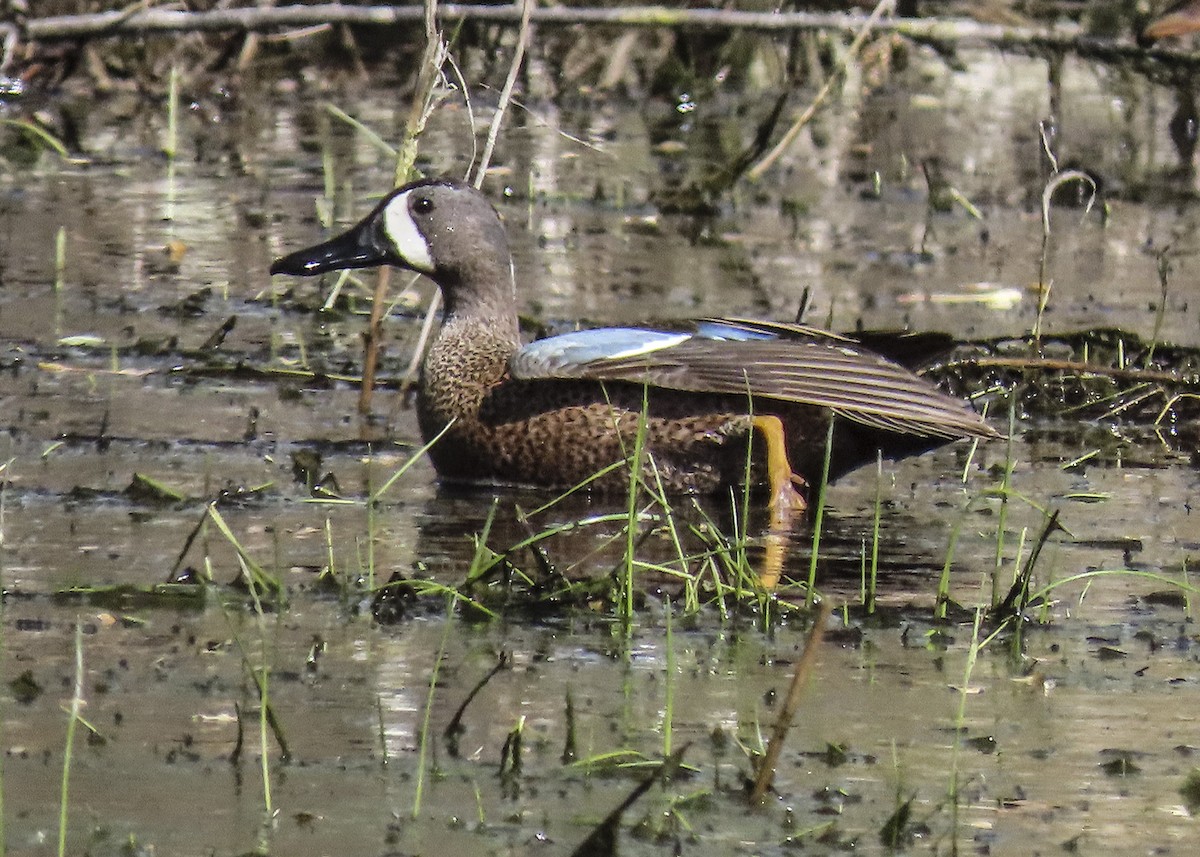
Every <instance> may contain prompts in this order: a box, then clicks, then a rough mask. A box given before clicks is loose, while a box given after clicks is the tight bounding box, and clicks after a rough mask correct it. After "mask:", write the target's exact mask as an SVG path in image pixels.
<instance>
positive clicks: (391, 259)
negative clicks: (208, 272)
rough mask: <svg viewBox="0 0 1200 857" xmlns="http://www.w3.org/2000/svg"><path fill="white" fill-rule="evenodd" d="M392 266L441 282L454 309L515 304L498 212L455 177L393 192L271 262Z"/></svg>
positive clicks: (279, 267) (307, 267) (289, 269)
mask: <svg viewBox="0 0 1200 857" xmlns="http://www.w3.org/2000/svg"><path fill="white" fill-rule="evenodd" d="M379 265H393V266H395V267H397V268H407V269H408V270H411V271H416V272H418V273H421V274H425V275H427V276H428V277H430V278H431V279H432V280H433V281H434V282H436V283H437V284H438V285H439V286H440V287H441V288H442V291H443V293H444V295H445V298H446V306H447V310H448V311H449V312H454V311H456V310H457V309H467V308H469V307H473V306H474V305H475V304H478V303H480V302H482V303H484V304H487V305H489V309H490V310H492V311H495V310H496V309H498V307H496V306H495V305H494V304H495V302H496V301H500V302H501V305H502V306H503V305H505V304H507V305H508V306H509V307H512V306H513V305H514V294H513V289H514V285H513V270H512V257H511V255H510V254H509V250H508V239H507V237H506V236H505V234H504V227H503V226H502V225H501V223H500V217H499V215H497V214H496V210H495V209H494V208H492V205H491V203H489V202H488V201H487V198H486V197H485V196H484V195H483V194H481V193H480V192H479V191H477V190H475V189H474V188H472V187H470V186H468V185H465V184H462V183H461V182H456V181H452V180H449V179H431V180H425V181H419V182H414V183H412V184H409V185H405V186H404V187H402V188H398V189H397V190H394V191H392V193H390V194H388V195H387V196H386V197H384V199H383V201H381V202H380V203H379V205H377V206H375V210H374V211H372V212H371V213H370V214H368V215H367V216H366V217H364V218H363V219H362V220H361V221H360V222H359V223H358V224H357V225H355V226H353V227H351V228H350V229H349V230H347V231H346V232H344V233H342V234H341V235H339V236H337V237H336V238H331V239H329V240H328V241H325V242H323V243H321V244H317V245H315V246H313V247H309V248H308V249H306V250H298V251H296V252H295V253H290V254H289V255H287V256H284V257H282V258H280V259H276V260H275V262H274V263H273V264H272V265H271V273H272V274H292V275H294V276H300V277H311V276H315V275H317V274H323V273H325V272H326V271H336V270H341V269H344V268H374V267H377V266H379Z"/></svg>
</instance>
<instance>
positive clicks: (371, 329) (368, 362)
mask: <svg viewBox="0 0 1200 857" xmlns="http://www.w3.org/2000/svg"><path fill="white" fill-rule="evenodd" d="M414 8H416V7H414ZM420 11H421V13H422V16H423V20H424V22H425V51H424V53H423V54H422V55H421V69H420V71H419V72H418V75H417V87H416V90H415V91H414V92H413V101H412V105H411V106H410V107H409V111H408V117H407V118H406V119H405V122H404V140H403V142H402V143H401V144H400V151H399V153H398V154H397V156H396V172H395V176H394V179H393V182H394V184H395V185H396V187H399V186H400V185H402V184H404V183H405V182H407V181H408V180H409V176H410V174H411V173H412V168H413V164H414V163H416V160H417V138H418V137H420V135H421V132H422V131H423V130H424V129H425V122H426V121H427V120H428V119H429V114H430V113H431V112H432V111H433V91H434V85H435V84H436V83H437V79H438V75H439V74H440V73H441V70H442V63H443V62H445V59H446V45H445V43H444V42H443V41H442V34H441V33H440V32H438V29H437V14H438V4H437V0H425V3H424V4H423V5H422V7H421V8H420ZM390 272H391V269H390V268H388V267H387V266H386V265H385V266H383V267H381V268H380V269H379V273H378V276H377V278H376V280H375V296H374V298H373V300H372V301H371V320H370V322H369V323H368V325H367V331H366V333H365V334H364V339H365V342H364V345H363V382H362V387H361V388H360V389H359V391H358V412H359V413H360V414H365V413H369V412H370V410H371V399H372V397H373V395H374V392H375V369H376V366H377V365H378V355H379V343H380V341H381V339H382V338H383V310H384V307H385V306H386V304H387V291H388V280H389V278H390ZM435 300H436V298H435ZM435 307H436V303H434V304H433V305H431V306H430V313H433V312H434V311H435Z"/></svg>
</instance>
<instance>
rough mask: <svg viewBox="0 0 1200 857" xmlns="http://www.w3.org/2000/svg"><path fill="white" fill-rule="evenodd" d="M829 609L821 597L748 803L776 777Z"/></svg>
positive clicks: (755, 803)
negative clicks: (784, 745) (776, 767)
mask: <svg viewBox="0 0 1200 857" xmlns="http://www.w3.org/2000/svg"><path fill="white" fill-rule="evenodd" d="M832 612H833V608H832V607H831V606H830V604H829V599H824V600H823V601H821V606H820V607H819V608H818V610H817V618H816V619H815V620H814V622H813V627H812V630H811V631H809V632H808V640H807V642H805V644H804V654H803V655H801V656H800V661H799V663H797V664H796V672H795V673H794V674H793V675H792V686H791V687H789V688H788V692H787V698H786V699H784V701H783V709H782V710H781V711H780V712H779V719H778V720H776V721H775V729H774V730H773V731H772V733H771V740H770V741H769V742H768V743H767V752H766V755H764V756H763V758H762V762H761V763H760V764H759V766H758V776H757V777H756V778H755V780H754V791H753V792H751V793H750V805H751V806H758V805H759V804H761V803H762V799H763V795H765V794H766V793H767V789H769V788H770V787H771V782H772V781H773V780H774V779H775V766H776V765H777V764H778V763H779V755H780V754H781V753H782V752H783V742H784V741H785V740H786V739H787V734H788V730H790V729H791V728H792V719H793V718H794V717H795V716H796V709H798V708H799V707H800V697H801V696H802V695H803V694H804V688H805V686H806V685H807V684H808V679H809V676H811V675H812V671H813V669H814V668H815V667H816V663H817V652H819V651H820V649H821V641H822V640H824V638H825V625H826V624H828V622H829V616H830V614H831V613H832Z"/></svg>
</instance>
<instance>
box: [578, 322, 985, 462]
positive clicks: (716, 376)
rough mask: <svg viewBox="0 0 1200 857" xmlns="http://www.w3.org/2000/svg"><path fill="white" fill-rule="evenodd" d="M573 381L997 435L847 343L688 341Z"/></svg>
mask: <svg viewBox="0 0 1200 857" xmlns="http://www.w3.org/2000/svg"><path fill="white" fill-rule="evenodd" d="M569 374H570V375H571V376H572V377H578V378H592V379H595V380H601V381H618V380H619V381H634V382H638V383H648V384H652V385H654V386H659V387H668V388H671V389H675V390H688V391H693V392H705V393H734V394H736V393H750V394H752V395H754V396H765V397H768V398H773V399H782V400H785V401H793V402H800V403H803V404H810V405H817V406H820V407H825V408H829V409H830V410H832V411H834V412H835V413H837V414H839V415H840V416H843V417H845V418H846V419H850V420H854V421H855V422H858V423H862V424H864V425H868V426H872V427H875V428H881V429H885V430H888V431H896V432H902V433H909V434H917V435H922V436H927V437H945V438H953V437H961V436H964V435H967V436H973V437H994V436H996V432H995V430H993V429H992V428H991V427H990V426H989V425H988V424H987V423H985V422H984V421H983V420H982V419H981V418H980V417H979V415H978V414H976V413H975V412H974V411H973V410H971V408H970V407H968V406H967V405H966V404H965V403H964V402H962V401H960V400H958V399H955V398H952V397H950V396H947V395H946V394H945V393H943V392H941V391H940V390H938V389H937V387H935V386H933V385H932V384H931V383H929V382H928V381H926V380H924V379H922V378H920V377H918V376H916V375H914V374H913V373H911V372H909V371H908V370H907V369H905V368H903V367H901V366H898V365H896V364H895V363H892V362H890V361H888V360H885V359H883V358H882V357H879V356H878V355H876V354H873V353H871V352H869V351H865V350H863V349H860V348H856V347H854V346H853V345H851V344H849V343H846V342H831V341H829V340H826V341H823V342H804V341H798V340H749V341H715V340H705V339H692V340H688V341H686V342H684V343H681V344H680V345H677V346H675V347H673V348H666V349H661V350H659V351H651V352H649V353H646V354H635V355H631V356H630V357H626V358H616V359H604V360H595V361H591V362H589V363H584V364H580V365H578V366H576V367H572V371H571V372H570V373H569Z"/></svg>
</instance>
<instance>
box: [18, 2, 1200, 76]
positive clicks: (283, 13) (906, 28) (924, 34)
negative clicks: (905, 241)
mask: <svg viewBox="0 0 1200 857" xmlns="http://www.w3.org/2000/svg"><path fill="white" fill-rule="evenodd" d="M422 15H423V10H422V9H421V7H420V6H343V5H342V4H340V3H324V4H319V5H314V6H300V5H294V6H280V7H278V8H273V9H263V8H237V9H211V10H209V11H206V12H189V11H185V10H177V9H143V10H139V11H136V12H134V13H132V14H130V13H129V12H128V11H112V12H96V13H90V14H83V15H55V16H48V17H45V18H34V19H32V20H30V21H29V22H28V26H27V29H26V31H25V35H26V37H27V38H29V39H31V40H35V41H39V40H40V41H48V40H54V39H79V38H87V37H102V36H111V35H117V34H120V33H170V32H194V31H200V30H210V31H211V30H245V31H248V30H272V29H279V28H286V27H311V26H313V25H315V24H356V25H374V26H390V25H393V24H399V23H405V22H414V23H415V22H417V21H420V20H421V18H422ZM439 17H440V19H441V20H442V21H464V20H473V21H483V22H490V23H496V24H509V25H516V24H517V23H518V22H519V21H520V19H521V8H520V5H519V4H512V5H502V6H483V5H474V4H468V3H456V4H446V5H443V6H442V7H441V11H440V12H439ZM531 20H532V23H534V24H537V25H556V26H568V25H573V24H584V25H597V26H617V27H689V28H699V29H710V30H735V29H736V30H757V31H761V32H791V31H794V30H828V31H832V32H843V33H850V34H853V33H856V32H858V31H859V30H860V29H861V28H862V26H863V24H864V23H865V22H866V20H867V16H865V15H857V14H855V15H851V14H839V13H816V12H777V13H776V12H742V11H738V10H733V9H665V8H662V7H657V6H639V7H622V8H611V9H605V8H591V7H562V6H547V7H539V8H537V9H535V10H534V12H533V15H532V17H531ZM876 30H877V31H878V32H885V33H895V34H897V35H900V36H904V37H906V38H910V39H913V40H915V41H919V42H931V43H936V44H945V45H957V44H984V45H990V46H991V47H993V48H996V49H999V50H1002V51H1011V52H1016V53H1030V52H1033V51H1045V50H1069V51H1074V52H1076V53H1078V54H1079V55H1081V56H1084V57H1087V58H1090V59H1093V60H1097V61H1100V62H1121V61H1134V62H1137V63H1138V64H1139V65H1145V66H1149V67H1150V68H1154V67H1155V66H1157V65H1160V64H1161V66H1162V67H1163V68H1169V67H1171V66H1181V65H1182V66H1200V52H1197V51H1189V50H1175V49H1170V48H1151V49H1148V50H1147V49H1145V48H1141V47H1139V46H1138V45H1136V44H1134V43H1133V41H1132V40H1129V39H1124V40H1116V39H1101V38H1094V37H1091V36H1087V35H1086V34H1084V32H1083V30H1082V28H1080V27H1079V26H1078V25H1076V24H1073V23H1068V24H1062V23H1055V24H1054V25H1052V26H1047V27H1008V26H1003V25H1000V24H985V23H982V22H979V21H974V20H971V19H965V18H940V19H934V18H894V19H892V20H890V21H881V22H880V23H879V25H878V26H877V27H876Z"/></svg>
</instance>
